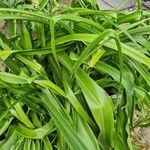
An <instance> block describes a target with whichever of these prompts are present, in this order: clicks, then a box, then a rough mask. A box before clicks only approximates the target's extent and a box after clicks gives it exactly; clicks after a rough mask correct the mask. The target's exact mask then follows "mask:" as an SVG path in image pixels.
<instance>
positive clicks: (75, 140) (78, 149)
mask: <svg viewBox="0 0 150 150" xmlns="http://www.w3.org/2000/svg"><path fill="white" fill-rule="evenodd" d="M40 97H41V98H42V100H43V102H44V103H45V105H46V107H47V109H48V111H49V113H50V115H51V116H52V118H53V120H54V122H55V125H56V127H57V128H58V129H59V131H60V132H61V133H62V134H63V136H64V138H65V140H66V141H67V143H68V145H69V146H70V148H71V149H72V150H88V147H87V145H85V144H84V143H83V140H82V139H81V137H79V136H78V134H77V132H76V131H75V130H74V129H73V127H72V125H71V122H70V119H69V117H68V116H67V113H65V111H64V109H63V107H61V104H60V103H59V102H58V100H57V98H56V97H55V96H54V95H52V94H51V93H50V92H49V91H48V90H43V94H40Z"/></svg>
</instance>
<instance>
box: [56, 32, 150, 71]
mask: <svg viewBox="0 0 150 150" xmlns="http://www.w3.org/2000/svg"><path fill="white" fill-rule="evenodd" d="M96 37H98V35H97V34H71V35H67V36H63V37H61V38H58V39H57V40H56V45H60V44H63V43H66V42H70V41H83V42H92V41H93V39H95V38H96ZM103 45H104V46H106V47H109V48H111V49H114V50H118V48H117V45H116V43H115V41H114V40H113V39H111V40H109V41H108V42H106V43H104V44H103ZM121 46H122V53H124V54H125V55H127V56H129V57H131V58H133V59H135V60H137V61H139V62H141V63H143V64H145V65H147V66H148V67H149V68H150V58H148V57H147V56H146V55H144V54H143V53H142V52H140V51H137V50H136V49H135V48H133V47H131V46H129V45H127V44H123V43H121Z"/></svg>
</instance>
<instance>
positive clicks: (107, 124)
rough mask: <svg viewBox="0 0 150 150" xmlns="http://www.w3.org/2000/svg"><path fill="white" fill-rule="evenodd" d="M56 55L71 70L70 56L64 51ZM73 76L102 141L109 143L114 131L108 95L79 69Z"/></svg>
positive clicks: (111, 108)
mask: <svg viewBox="0 0 150 150" xmlns="http://www.w3.org/2000/svg"><path fill="white" fill-rule="evenodd" d="M58 56H59V60H60V62H61V63H62V64H63V65H64V66H65V67H66V68H67V69H68V70H69V71H71V69H72V66H73V62H72V61H71V60H70V58H69V57H68V56H67V55H66V54H65V53H61V54H60V53H59V54H58ZM75 78H76V79H77V82H78V84H79V86H80V88H81V90H82V91H83V94H84V96H85V99H86V101H87V103H88V106H89V108H90V110H91V112H92V114H93V117H94V119H95V121H96V123H97V124H98V126H99V128H100V130H101V135H102V137H103V138H101V140H102V142H104V143H105V142H106V143H107V144H108V145H109V144H110V143H111V140H112V136H113V132H114V119H113V107H112V103H111V100H110V98H109V96H108V95H107V94H106V92H105V91H104V90H103V89H102V88H101V87H100V86H98V84H97V83H96V82H94V81H93V80H92V79H91V78H90V77H89V76H88V75H87V74H86V73H85V72H84V71H82V70H81V69H79V70H78V71H77V72H76V74H75Z"/></svg>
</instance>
